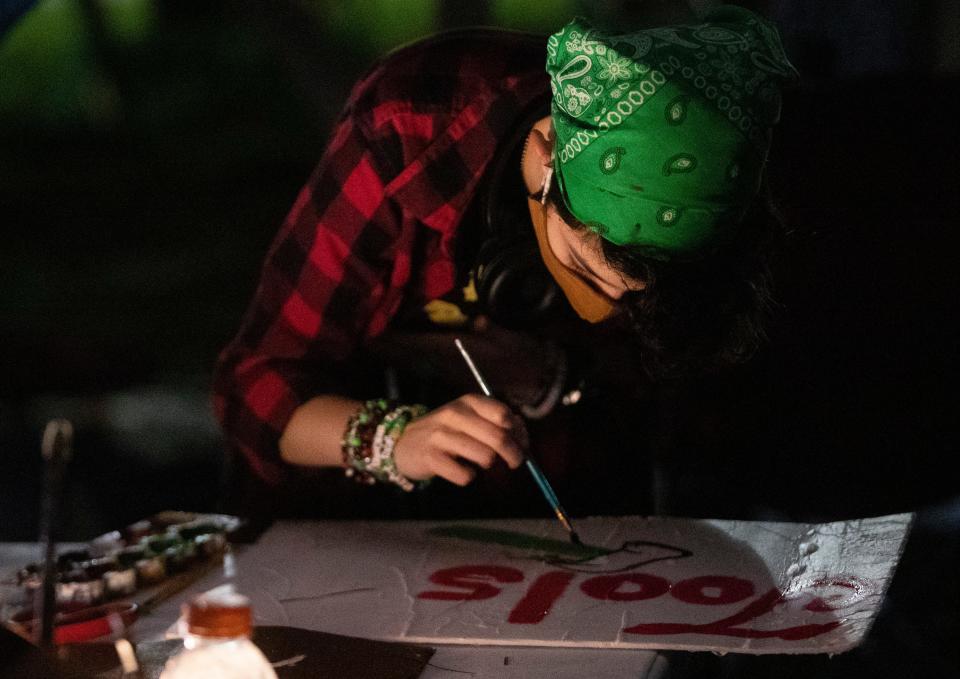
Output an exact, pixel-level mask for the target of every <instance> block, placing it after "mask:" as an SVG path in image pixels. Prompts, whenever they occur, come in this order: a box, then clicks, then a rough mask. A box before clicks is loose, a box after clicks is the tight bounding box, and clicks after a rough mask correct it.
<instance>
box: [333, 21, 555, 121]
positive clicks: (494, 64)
mask: <svg viewBox="0 0 960 679" xmlns="http://www.w3.org/2000/svg"><path fill="white" fill-rule="evenodd" d="M545 62H546V36H542V35H537V34H533V33H524V32H520V31H513V30H507V29H498V28H486V27H480V28H463V29H455V30H450V31H445V32H442V33H438V34H435V35H432V36H430V37H427V38H423V39H421V40H418V41H416V42H413V43H410V44H408V45H404V46H402V47H399V48H397V49H395V50H393V51H392V52H390V53H388V54H386V55H385V56H384V57H383V58H381V59H380V60H379V61H378V62H377V63H376V64H374V66H373V67H372V68H371V69H370V70H369V71H368V72H367V74H366V75H365V76H364V77H363V78H361V79H360V81H358V83H357V86H356V87H355V88H354V91H353V94H352V96H351V100H352V102H353V103H354V105H355V106H359V107H361V108H368V107H370V106H372V105H375V104H378V103H382V102H384V101H391V100H407V101H423V102H425V103H429V102H435V103H437V104H438V105H443V104H444V103H445V102H446V100H449V99H452V98H455V97H457V96H458V95H460V94H461V93H462V91H463V90H464V89H468V90H475V89H476V88H477V87H478V86H482V85H484V84H486V85H489V86H490V87H493V88H498V87H500V86H502V84H503V83H513V82H517V81H518V80H519V79H522V78H528V77H530V76H532V75H535V74H538V73H543V72H544V64H545Z"/></svg>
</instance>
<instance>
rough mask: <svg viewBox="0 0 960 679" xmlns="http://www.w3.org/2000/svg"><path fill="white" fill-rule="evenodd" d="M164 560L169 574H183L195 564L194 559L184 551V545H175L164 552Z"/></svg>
mask: <svg viewBox="0 0 960 679" xmlns="http://www.w3.org/2000/svg"><path fill="white" fill-rule="evenodd" d="M163 559H164V562H165V563H166V564H167V572H168V573H181V572H183V571H185V570H187V568H189V567H190V564H191V563H192V562H193V558H192V557H191V556H190V555H188V554H187V553H186V552H185V551H184V550H183V546H182V545H175V546H173V547H170V548H169V549H167V550H166V551H164V553H163Z"/></svg>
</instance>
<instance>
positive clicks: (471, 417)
mask: <svg viewBox="0 0 960 679" xmlns="http://www.w3.org/2000/svg"><path fill="white" fill-rule="evenodd" d="M527 446H528V442H527V430H526V427H525V425H524V423H523V420H522V419H521V418H520V417H518V416H517V415H516V414H515V413H514V412H513V411H511V410H510V408H508V407H507V406H506V405H504V404H503V403H501V402H500V401H497V400H495V399H492V398H487V397H486V396H480V395H479V394H467V395H466V396H461V397H460V398H458V399H457V400H455V401H451V402H450V403H447V404H446V405H443V406H441V407H439V408H437V409H436V410H433V411H431V412H429V413H427V414H426V415H424V416H423V417H420V418H417V419H416V420H414V421H413V422H411V423H410V424H408V425H407V427H406V429H404V431H403V434H402V435H401V436H400V438H399V439H398V440H397V445H396V448H394V460H396V463H397V470H398V471H399V472H400V473H401V474H403V475H404V476H406V477H407V478H408V479H411V480H414V481H422V480H424V479H429V478H431V477H433V476H440V477H443V478H445V479H446V480H447V481H450V482H451V483H455V484H457V485H458V486H465V485H467V484H468V483H470V482H471V481H472V480H473V479H474V477H475V476H476V470H475V469H474V468H473V467H472V466H470V465H469V464H465V462H468V463H472V464H474V465H476V466H478V467H481V468H483V469H489V468H490V467H492V466H493V463H494V462H496V460H497V458H498V457H500V458H501V459H503V461H504V462H506V463H507V465H508V466H509V467H510V468H511V469H516V468H517V467H519V466H520V464H521V463H522V462H523V456H524V451H525V450H526V448H527Z"/></svg>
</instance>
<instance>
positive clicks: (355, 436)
mask: <svg viewBox="0 0 960 679" xmlns="http://www.w3.org/2000/svg"><path fill="white" fill-rule="evenodd" d="M425 412H426V408H425V407H424V406H422V405H397V404H396V403H394V402H393V401H388V400H386V399H376V400H371V401H366V402H365V403H364V404H363V406H362V407H361V408H360V410H358V411H357V412H356V413H354V415H352V416H351V417H350V419H349V420H348V421H347V428H346V431H345V432H344V436H343V441H342V444H341V450H342V453H343V462H344V465H345V466H346V475H347V476H348V477H352V478H355V479H356V480H357V481H358V482H360V483H366V484H374V483H377V482H380V483H391V484H393V485H396V486H399V487H400V488H402V489H403V490H406V491H411V490H413V489H414V487H415V484H414V482H413V481H412V480H410V479H409V478H407V477H406V476H404V475H403V474H402V473H401V472H400V470H399V469H398V468H397V462H396V457H395V454H396V447H397V441H398V440H399V439H400V436H401V435H402V434H403V431H404V429H405V428H406V426H407V424H409V423H410V422H411V421H412V420H413V419H415V418H417V417H419V416H421V415H423V414H424V413H425Z"/></svg>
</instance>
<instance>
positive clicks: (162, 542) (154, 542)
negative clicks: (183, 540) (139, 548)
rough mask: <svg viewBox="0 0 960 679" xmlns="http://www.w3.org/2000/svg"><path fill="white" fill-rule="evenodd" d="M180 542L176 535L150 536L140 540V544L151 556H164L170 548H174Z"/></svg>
mask: <svg viewBox="0 0 960 679" xmlns="http://www.w3.org/2000/svg"><path fill="white" fill-rule="evenodd" d="M179 542H180V537H179V536H178V535H169V534H163V535H151V536H150V537H148V538H145V539H143V540H141V542H140V544H142V545H145V546H146V548H147V549H148V550H149V551H150V552H151V553H152V554H164V553H166V551H167V550H168V549H170V548H172V547H176V546H177V544H178V543H179Z"/></svg>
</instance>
